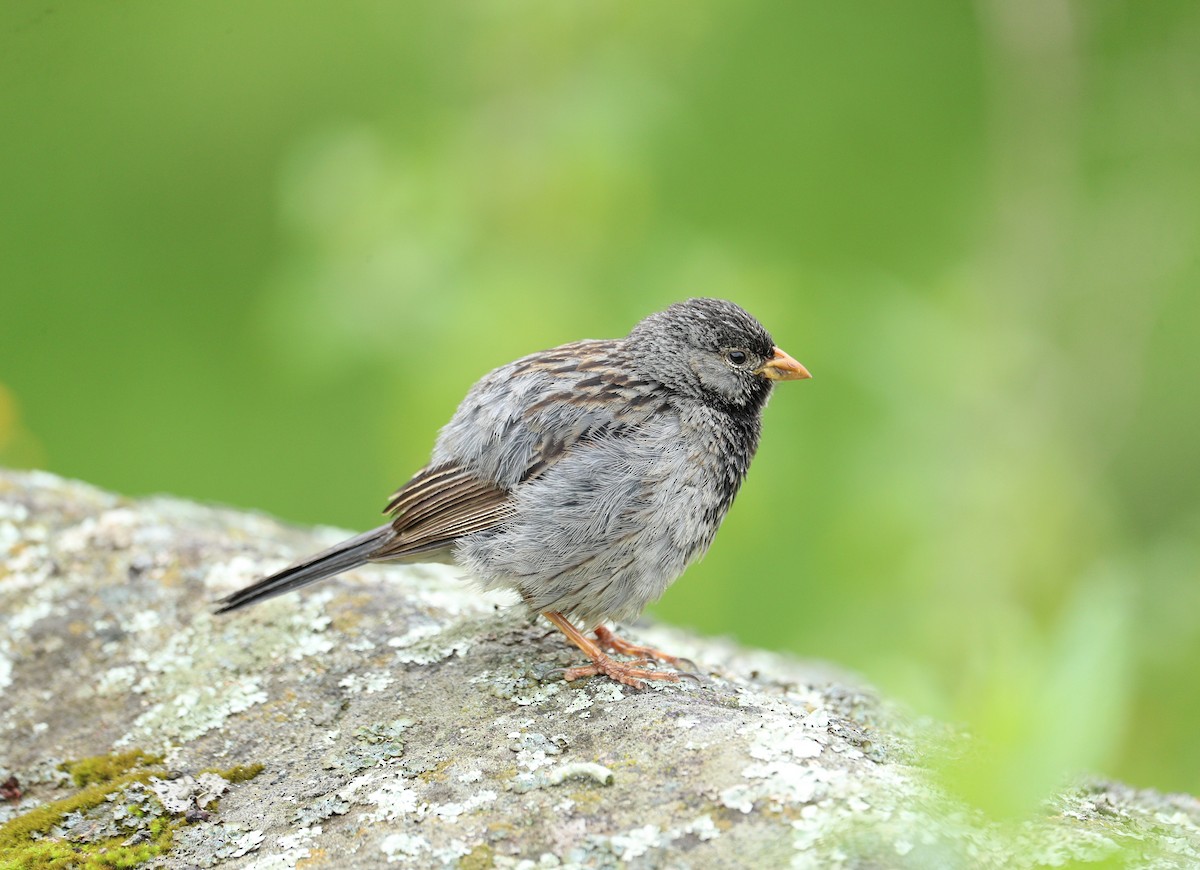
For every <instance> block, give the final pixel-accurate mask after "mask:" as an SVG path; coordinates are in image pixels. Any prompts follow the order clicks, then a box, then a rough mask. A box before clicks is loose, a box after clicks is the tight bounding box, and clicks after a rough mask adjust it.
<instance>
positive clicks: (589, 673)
mask: <svg viewBox="0 0 1200 870" xmlns="http://www.w3.org/2000/svg"><path fill="white" fill-rule="evenodd" d="M542 616H544V617H546V619H548V620H550V622H551V623H553V624H554V626H555V627H556V628H557V629H558V630H559V631H561V632H562V633H563V634H565V635H566V636H567V640H569V641H570V642H571V643H573V644H575V646H577V647H579V648H580V649H581V650H583V653H584V655H586V656H587V657H588V658H589V659H591V660H592V664H590V665H584V666H583V667H581V668H567V670H566V671H565V672H563V679H565V680H567V681H568V682H570V681H571V680H578V679H579V678H580V677H595V676H600V675H604V676H606V677H608V678H609V679H612V680H616V681H617V682H618V683H624V684H625V685H627V686H632V687H633V688H635V689H642V688H645V683H643V682H642V680H670V681H672V682H675V681H678V679H679V675H678V674H671V673H667V672H665V671H647V670H645V669H644V668H637V667H634V665H640V664H645V662H646V659H641V660H639V661H634V662H618V661H615V660H614V659H612V658H610V657H609V656H608V655H606V654H605V652H604V650H603V649H601V648H600V644H602V643H605V640H604V637H603V636H601V635H600V634H599V632H597V636H598V637H600V638H601V639H600V643H597V642H596V641H594V640H592V639H591V638H590V637H588V636H587V635H585V634H584V633H583V632H581V631H580V630H579V629H578V628H576V627H575V625H574V624H573V623H572V622H571V620H569V619H567V618H566V617H565V616H563V615H562V614H561V613H558V612H557V611H554V610H547V611H545V612H543V613H542ZM605 634H606V635H607V636H608V637H609V638H610V639H612V640H617V641H619V642H620V644H625V641H621V640H620V639H619V638H617V637H615V636H614V635H613V634H612V632H609V631H608V630H607V629H605ZM629 646H633V644H629ZM613 649H614V651H615V650H616V649H617V648H616V647H614V648H613Z"/></svg>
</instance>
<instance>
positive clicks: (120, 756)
mask: <svg viewBox="0 0 1200 870" xmlns="http://www.w3.org/2000/svg"><path fill="white" fill-rule="evenodd" d="M161 761H162V756H159V755H150V754H149V753H146V752H142V750H140V749H131V750H129V751H128V752H118V753H114V754H111V755H94V756H92V757H91V758H81V759H80V760H78V761H64V762H63V763H62V764H60V765H59V766H58V769H59V770H64V771H66V772H67V773H69V774H71V779H72V780H73V781H74V782H75V785H77V786H79V787H80V788H83V787H84V786H86V785H91V784H92V783H94V782H111V781H112V780H114V779H116V778H117V777H118V776H120V775H121V774H123V773H125V772H126V771H128V770H132V769H133V768H135V767H145V766H147V765H150V764H158V763H159V762H161Z"/></svg>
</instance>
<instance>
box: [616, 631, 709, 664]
mask: <svg viewBox="0 0 1200 870" xmlns="http://www.w3.org/2000/svg"><path fill="white" fill-rule="evenodd" d="M593 633H594V634H595V635H596V640H597V641H598V642H599V643H600V646H601V647H602V648H603V649H606V650H608V651H609V652H615V653H622V654H624V655H627V656H637V657H638V658H639V659H643V660H644V659H654V660H655V661H659V662H666V663H667V664H669V665H670V666H671V667H673V668H675V669H676V670H692V671H694V670H695V669H696V663H695V662H693V661H691V660H690V659H681V658H679V657H678V656H673V655H670V654H669V653H665V652H663V651H662V650H660V649H655V648H654V647H652V646H642V645H641V644H640V643H633V642H632V641H628V640H625V638H623V637H617V636H616V635H615V634H613V633H612V631H611V630H609V629H607V628H605V627H604V626H603V625H597V626H596V628H595V629H594V631H593Z"/></svg>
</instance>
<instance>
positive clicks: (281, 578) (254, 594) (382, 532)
mask: <svg viewBox="0 0 1200 870" xmlns="http://www.w3.org/2000/svg"><path fill="white" fill-rule="evenodd" d="M391 534H392V527H391V526H390V525H384V526H380V527H379V528H377V529H372V530H371V531H369V532H364V533H363V534H361V535H359V536H358V537H355V538H350V539H349V540H345V541H342V542H341V543H340V544H334V545H333V546H332V547H330V548H329V549H328V550H322V551H321V552H319V553H316V554H314V555H312V556H308V557H306V558H304V559H301V560H300V561H299V562H296V563H295V564H292V565H289V566H288V567H286V568H284V569H283V570H282V571H278V572H276V573H275V574H272V575H271V576H270V577H264V578H263V579H262V580H259V581H258V582H257V583H252V584H250V585H249V586H247V587H246V588H245V589H239V590H238V591H237V592H234V593H233V594H232V595H227V596H226V597H224V598H222V599H221V600H220V601H218V602H217V603H218V604H220V607H218V608H217V610H216V612H217V613H226V612H228V611H230V610H237V609H238V608H239V607H245V606H247V605H249V604H257V603H258V602H260V601H265V600H266V599H268V598H274V597H275V596H276V595H282V594H283V593H285V592H291V591H292V590H293V589H299V588H300V587H301V586H307V585H308V584H309V583H316V582H317V581H318V580H324V579H325V578H326V577H332V576H333V575H334V574H341V573H342V572H343V571H349V570H350V569H351V568H357V567H358V566H359V565H363V564H366V563H367V562H368V561H369V560H370V558H371V554H372V553H374V552H375V551H377V550H378V549H379V548H380V546H382V545H383V544H384V543H385V542H386V541H387V540H388V538H389V537H390V536H391Z"/></svg>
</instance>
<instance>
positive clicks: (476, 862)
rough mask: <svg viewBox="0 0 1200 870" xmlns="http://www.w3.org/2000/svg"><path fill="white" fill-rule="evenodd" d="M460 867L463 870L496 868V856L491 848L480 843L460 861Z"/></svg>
mask: <svg viewBox="0 0 1200 870" xmlns="http://www.w3.org/2000/svg"><path fill="white" fill-rule="evenodd" d="M458 866H459V868H461V870H488V868H490V867H495V866H496V854H495V852H494V851H493V850H492V847H491V846H489V845H487V844H486V843H480V844H479V845H478V846H476V847H475V848H474V849H472V850H471V851H470V852H468V853H467V854H466V855H463V856H462V858H460V859H459V862H458Z"/></svg>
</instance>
